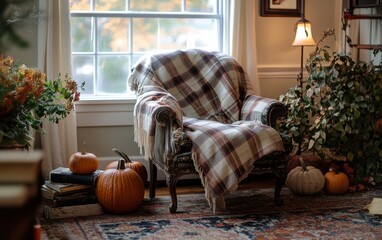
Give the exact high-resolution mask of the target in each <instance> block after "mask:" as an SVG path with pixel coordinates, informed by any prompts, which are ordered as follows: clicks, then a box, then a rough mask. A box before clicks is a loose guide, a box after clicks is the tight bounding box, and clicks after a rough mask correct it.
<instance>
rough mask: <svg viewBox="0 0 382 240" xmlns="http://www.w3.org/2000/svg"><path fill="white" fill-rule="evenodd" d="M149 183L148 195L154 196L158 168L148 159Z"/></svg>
mask: <svg viewBox="0 0 382 240" xmlns="http://www.w3.org/2000/svg"><path fill="white" fill-rule="evenodd" d="M149 166H150V184H149V197H150V198H155V191H156V184H157V172H158V168H157V166H155V164H154V163H153V162H152V161H150V163H149Z"/></svg>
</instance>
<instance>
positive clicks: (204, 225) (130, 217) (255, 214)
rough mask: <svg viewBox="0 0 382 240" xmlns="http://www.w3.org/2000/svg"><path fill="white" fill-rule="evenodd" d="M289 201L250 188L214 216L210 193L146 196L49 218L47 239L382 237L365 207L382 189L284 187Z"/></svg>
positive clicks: (379, 223)
mask: <svg viewBox="0 0 382 240" xmlns="http://www.w3.org/2000/svg"><path fill="white" fill-rule="evenodd" d="M282 196H283V198H284V200H285V202H284V205H283V206H280V207H276V206H274V204H273V189H261V190H246V191H238V192H235V193H232V194H230V195H229V196H227V198H226V204H227V210H225V211H221V212H218V213H216V214H213V213H212V211H211V210H210V208H209V206H208V204H207V202H206V200H205V198H204V195H202V194H194V195H180V196H178V213H176V214H170V213H169V210H168V205H169V203H170V198H169V197H159V198H156V199H153V200H149V199H145V201H144V203H143V205H142V206H141V207H140V208H139V210H138V211H136V212H134V213H131V214H127V215H108V214H105V215H100V216H93V217H83V218H77V219H64V220H50V221H48V220H43V219H41V224H42V227H43V239H235V240H239V239H381V236H382V217H381V216H375V215H371V214H369V213H368V212H367V211H365V210H364V209H363V208H364V207H365V206H366V205H367V204H369V203H370V202H371V201H372V200H373V198H374V197H382V190H378V189H374V190H370V191H367V192H362V193H349V194H345V195H341V196H331V195H326V194H324V193H320V194H318V195H314V196H299V195H295V194H293V193H291V192H289V190H288V189H286V188H284V189H283V191H282Z"/></svg>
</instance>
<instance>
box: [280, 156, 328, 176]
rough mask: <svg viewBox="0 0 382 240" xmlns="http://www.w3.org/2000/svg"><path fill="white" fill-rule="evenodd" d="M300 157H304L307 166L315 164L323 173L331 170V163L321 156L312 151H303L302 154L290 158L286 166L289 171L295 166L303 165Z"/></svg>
mask: <svg viewBox="0 0 382 240" xmlns="http://www.w3.org/2000/svg"><path fill="white" fill-rule="evenodd" d="M300 157H302V159H303V160H304V162H305V165H306V166H313V167H315V168H317V169H320V171H321V172H322V174H323V175H325V174H326V173H327V172H328V171H329V163H327V162H325V161H324V160H322V159H321V158H320V157H319V156H317V155H316V154H314V153H312V152H303V153H302V154H301V155H294V156H292V157H291V158H290V160H289V162H288V164H287V166H286V171H287V173H289V172H290V171H291V170H292V169H294V168H295V167H297V166H301V163H300V160H299V159H300Z"/></svg>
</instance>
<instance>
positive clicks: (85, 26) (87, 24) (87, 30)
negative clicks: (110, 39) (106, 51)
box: [71, 17, 94, 52]
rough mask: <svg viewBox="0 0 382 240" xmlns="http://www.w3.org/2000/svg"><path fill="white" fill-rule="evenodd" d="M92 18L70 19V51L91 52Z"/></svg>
mask: <svg viewBox="0 0 382 240" xmlns="http://www.w3.org/2000/svg"><path fill="white" fill-rule="evenodd" d="M91 21H92V18H84V17H72V18H71V26H72V27H71V33H72V51H73V52H93V45H94V44H93V39H94V38H93V37H92V30H91V26H92V24H91Z"/></svg>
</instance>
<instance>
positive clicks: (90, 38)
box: [70, 0, 223, 99]
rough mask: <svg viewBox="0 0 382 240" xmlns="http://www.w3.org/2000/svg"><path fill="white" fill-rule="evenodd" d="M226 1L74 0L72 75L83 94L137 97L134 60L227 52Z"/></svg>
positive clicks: (72, 10) (72, 9) (72, 5)
mask: <svg viewBox="0 0 382 240" xmlns="http://www.w3.org/2000/svg"><path fill="white" fill-rule="evenodd" d="M222 2H223V0H70V10H71V34H72V61H73V77H74V79H76V81H78V82H85V91H84V92H82V97H85V98H96V99H101V98H102V97H106V96H113V97H126V96H128V95H129V94H130V95H131V96H132V93H131V92H130V90H129V88H128V86H127V79H128V77H129V74H130V72H131V69H132V67H133V66H134V63H135V62H136V61H137V60H138V59H139V58H140V57H141V56H143V55H144V54H146V53H148V52H153V51H166V50H174V49H186V48H201V49H205V50H216V51H222V49H223V47H222V45H223V41H222V39H223V37H222V36H223V16H222Z"/></svg>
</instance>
